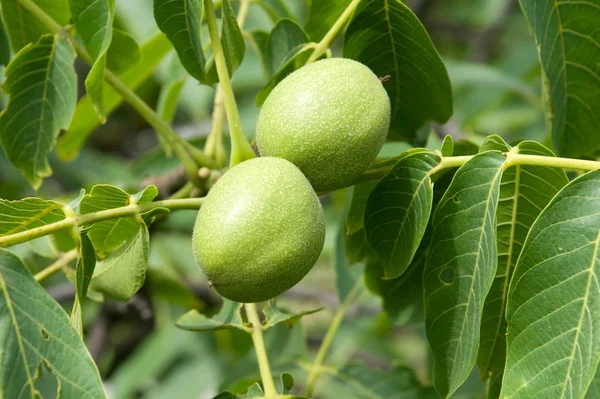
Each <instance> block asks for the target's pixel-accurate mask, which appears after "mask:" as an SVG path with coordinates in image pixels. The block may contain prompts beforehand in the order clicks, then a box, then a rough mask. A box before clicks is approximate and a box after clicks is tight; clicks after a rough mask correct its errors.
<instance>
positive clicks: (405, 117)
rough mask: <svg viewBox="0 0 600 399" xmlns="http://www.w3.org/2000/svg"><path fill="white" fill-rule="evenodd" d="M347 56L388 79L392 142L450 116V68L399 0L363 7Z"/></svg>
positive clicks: (374, 0)
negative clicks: (427, 124) (427, 123)
mask: <svg viewBox="0 0 600 399" xmlns="http://www.w3.org/2000/svg"><path fill="white" fill-rule="evenodd" d="M344 57H348V58H352V59H355V60H357V61H360V62H362V63H363V64H365V65H367V66H368V67H369V68H371V69H372V70H373V72H374V73H375V74H376V75H377V76H379V77H380V78H381V77H384V76H389V77H390V78H389V81H388V82H386V83H384V86H385V88H386V90H387V92H388V94H389V96H390V101H391V103H392V122H391V126H390V137H391V138H395V139H398V138H404V139H414V138H415V135H416V132H417V130H418V129H419V128H420V127H421V126H422V125H423V123H425V122H426V121H429V120H435V121H437V122H440V123H443V122H445V121H447V120H448V118H449V117H450V115H452V92H451V90H450V81H449V79H448V73H447V72H446V68H445V67H444V64H443V62H442V60H441V59H440V56H439V54H438V52H437V50H436V49H435V47H434V46H433V43H432V42H431V39H430V38H429V35H428V34H427V32H426V31H425V28H424V27H423V25H421V22H419V20H418V19H417V17H416V16H415V15H414V14H413V13H412V11H411V10H410V9H409V8H408V7H407V6H406V5H404V4H403V3H402V2H400V1H399V0H365V1H362V2H361V3H360V4H359V6H358V9H357V10H356V12H355V13H354V16H353V18H352V22H351V23H350V25H349V26H348V30H347V31H346V35H345V42H344ZM407 93H410V95H408V94H407Z"/></svg>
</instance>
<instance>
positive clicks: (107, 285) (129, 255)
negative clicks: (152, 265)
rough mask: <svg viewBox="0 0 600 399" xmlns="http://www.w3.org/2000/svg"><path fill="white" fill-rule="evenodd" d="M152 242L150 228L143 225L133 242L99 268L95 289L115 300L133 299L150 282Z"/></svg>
mask: <svg viewBox="0 0 600 399" xmlns="http://www.w3.org/2000/svg"><path fill="white" fill-rule="evenodd" d="M148 241H149V236H148V228H147V227H146V225H145V224H144V223H141V224H140V225H139V226H138V227H137V231H136V233H135V235H134V236H133V237H131V238H130V239H129V241H127V242H126V243H125V244H124V245H123V246H121V247H120V248H119V249H118V250H116V251H115V252H112V253H111V254H109V255H108V256H107V257H106V258H104V259H102V260H101V261H99V262H98V263H97V264H96V268H95V269H94V275H93V277H92V282H91V288H92V289H94V290H95V291H99V292H102V293H103V294H106V295H109V296H111V297H113V298H115V299H119V300H123V301H125V300H128V299H130V298H131V297H132V296H133V295H134V294H135V293H136V292H138V290H139V289H140V288H141V287H142V285H143V284H144V280H145V279H146V268H147V267H148Z"/></svg>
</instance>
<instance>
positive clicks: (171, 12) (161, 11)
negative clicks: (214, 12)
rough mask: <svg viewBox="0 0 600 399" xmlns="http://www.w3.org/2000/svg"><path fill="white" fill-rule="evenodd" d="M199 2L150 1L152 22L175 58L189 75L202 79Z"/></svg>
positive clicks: (197, 0)
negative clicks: (176, 55) (165, 36)
mask: <svg viewBox="0 0 600 399" xmlns="http://www.w3.org/2000/svg"><path fill="white" fill-rule="evenodd" d="M201 18H202V2H201V0H154V19H155V20H156V23H157V25H158V27H159V28H160V30H161V31H163V32H164V33H165V34H166V35H167V37H168V38H169V40H170V41H171V43H173V47H175V50H176V51H177V54H178V55H179V59H180V60H181V63H182V64H183V66H184V68H185V69H186V71H188V73H189V74H190V75H192V76H193V77H194V78H195V79H197V80H199V81H203V80H204V78H205V70H204V64H205V62H206V61H205V58H204V52H203V51H202V42H201V39H200V38H201V34H200V32H201Z"/></svg>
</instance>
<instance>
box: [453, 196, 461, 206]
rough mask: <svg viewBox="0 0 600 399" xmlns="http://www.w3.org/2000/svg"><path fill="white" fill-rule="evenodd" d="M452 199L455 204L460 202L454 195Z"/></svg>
mask: <svg viewBox="0 0 600 399" xmlns="http://www.w3.org/2000/svg"><path fill="white" fill-rule="evenodd" d="M452 199H453V200H454V202H456V203H457V204H458V203H460V200H459V199H458V195H455V196H454V197H452Z"/></svg>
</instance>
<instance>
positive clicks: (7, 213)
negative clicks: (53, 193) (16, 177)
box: [0, 198, 65, 237]
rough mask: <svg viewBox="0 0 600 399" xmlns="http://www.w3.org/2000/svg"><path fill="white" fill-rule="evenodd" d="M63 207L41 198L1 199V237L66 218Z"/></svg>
mask: <svg viewBox="0 0 600 399" xmlns="http://www.w3.org/2000/svg"><path fill="white" fill-rule="evenodd" d="M63 207H64V206H63V205H62V204H59V203H58V202H54V201H48V200H44V199H41V198H24V199H22V200H20V201H7V200H5V199H0V237H2V236H7V235H11V234H15V233H19V232H21V231H27V230H31V229H35V228H36V227H41V226H44V225H47V224H50V223H55V222H59V221H61V220H63V219H64V218H65V213H64V211H63Z"/></svg>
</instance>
